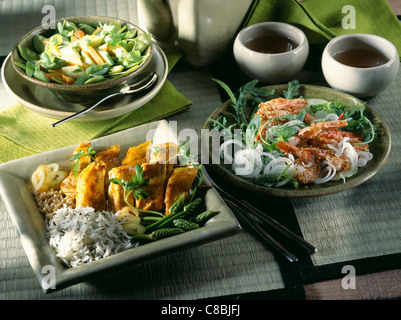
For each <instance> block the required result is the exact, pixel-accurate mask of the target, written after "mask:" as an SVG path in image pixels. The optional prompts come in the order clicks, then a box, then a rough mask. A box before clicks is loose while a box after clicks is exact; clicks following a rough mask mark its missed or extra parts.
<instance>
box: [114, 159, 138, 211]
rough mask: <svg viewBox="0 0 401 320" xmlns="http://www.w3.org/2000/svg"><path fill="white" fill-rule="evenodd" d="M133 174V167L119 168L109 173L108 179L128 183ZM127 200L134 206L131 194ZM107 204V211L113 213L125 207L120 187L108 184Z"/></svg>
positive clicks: (134, 172)
mask: <svg viewBox="0 0 401 320" xmlns="http://www.w3.org/2000/svg"><path fill="white" fill-rule="evenodd" d="M135 174H136V170H135V167H132V166H120V167H115V168H113V169H111V170H110V171H109V179H113V178H118V179H120V180H121V181H123V180H124V181H130V180H131V179H132V177H133V176H134V175H135ZM127 200H128V202H129V203H130V204H131V205H134V197H133V196H132V193H131V194H130V195H129V196H128V198H127ZM108 204H109V211H112V212H114V213H115V212H117V211H119V210H121V209H122V208H124V207H125V206H126V205H127V203H126V202H125V200H124V188H123V187H122V186H120V185H117V184H115V183H110V185H109V189H108Z"/></svg>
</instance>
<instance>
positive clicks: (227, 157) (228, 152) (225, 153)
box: [220, 139, 244, 164]
mask: <svg viewBox="0 0 401 320" xmlns="http://www.w3.org/2000/svg"><path fill="white" fill-rule="evenodd" d="M231 145H237V146H239V147H240V148H241V149H244V145H243V143H242V142H240V141H238V140H235V139H229V140H227V141H224V142H223V143H222V144H221V146H220V157H223V158H224V163H230V164H231V163H233V160H234V158H233V156H232V154H233V150H232V149H231V148H229V146H231Z"/></svg>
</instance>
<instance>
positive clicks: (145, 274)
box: [0, 67, 305, 300]
mask: <svg viewBox="0 0 401 320" xmlns="http://www.w3.org/2000/svg"><path fill="white" fill-rule="evenodd" d="M169 77H170V80H171V81H172V83H173V85H174V86H175V87H177V88H179V90H180V91H181V92H182V93H183V94H184V95H186V96H187V97H188V98H189V99H192V100H191V101H193V103H194V107H193V108H191V109H190V110H189V111H188V112H186V113H185V114H180V115H177V116H174V117H172V118H171V119H169V120H174V121H177V122H178V125H179V126H180V128H192V127H194V128H199V129H200V128H201V127H202V125H203V122H204V121H205V120H206V118H207V117H208V115H209V114H210V113H211V112H212V111H213V110H214V109H215V108H216V107H217V106H218V105H219V104H220V95H219V93H218V90H217V88H216V86H215V84H214V83H213V82H212V81H211V77H212V76H211V74H210V73H209V72H208V71H207V70H188V69H187V68H180V67H178V68H174V72H172V74H171V75H169ZM0 90H2V91H4V87H1V89H0ZM0 93H1V95H0V96H2V97H6V94H5V93H4V92H0ZM0 226H1V227H0V249H1V250H0V283H1V286H0V299H7V300H11V299H16V300H21V299H24V300H32V299H38V300H39V299H43V300H44V299H71V300H86V299H88V300H95V299H133V300H156V299H163V300H164V299H165V300H171V299H173V300H180V299H186V300H189V299H190V300H192V299H211V298H218V297H225V298H229V299H241V298H252V297H255V296H258V297H259V295H257V294H261V295H262V296H263V298H271V299H289V298H292V299H303V298H305V294H304V290H303V287H302V284H301V282H300V279H299V277H298V275H297V274H296V273H295V272H294V268H293V266H291V265H288V264H286V263H282V262H281V261H280V258H278V259H277V257H276V256H275V255H274V254H273V253H272V252H271V251H270V250H269V248H268V247H266V245H264V244H263V243H262V242H260V241H258V240H257V239H256V238H255V237H254V236H253V235H251V234H250V233H248V232H247V231H246V230H244V232H242V233H240V234H238V235H235V236H233V237H231V238H227V239H223V240H219V241H215V242H212V243H208V244H205V245H202V246H199V247H196V248H192V249H186V250H183V251H179V252H175V253H173V254H169V255H167V256H162V257H159V258H156V259H153V260H150V261H146V262H143V263H140V264H137V265H133V266H130V267H126V268H123V269H121V270H118V271H115V272H113V273H110V274H102V275H98V276H96V277H95V278H93V279H91V280H90V281H86V282H84V283H81V284H77V285H74V286H72V287H69V288H66V289H63V290H61V291H57V292H54V293H51V294H48V295H46V294H44V293H43V291H42V289H41V288H40V284H39V282H38V281H37V279H36V276H35V275H34V273H33V271H32V269H31V267H30V265H29V262H28V259H27V257H26V255H25V252H24V250H23V248H22V245H21V243H20V240H19V237H18V234H17V231H16V228H15V226H14V225H13V223H12V221H11V219H10V217H9V216H8V213H7V211H6V209H5V207H4V203H3V201H2V200H0Z"/></svg>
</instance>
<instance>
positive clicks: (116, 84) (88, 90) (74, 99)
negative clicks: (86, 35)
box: [11, 16, 153, 104]
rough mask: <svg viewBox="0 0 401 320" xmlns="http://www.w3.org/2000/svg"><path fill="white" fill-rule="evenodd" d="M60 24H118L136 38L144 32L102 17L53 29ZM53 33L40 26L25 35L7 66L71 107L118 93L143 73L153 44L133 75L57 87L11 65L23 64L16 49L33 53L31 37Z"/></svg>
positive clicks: (79, 18)
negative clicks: (135, 30)
mask: <svg viewBox="0 0 401 320" xmlns="http://www.w3.org/2000/svg"><path fill="white" fill-rule="evenodd" d="M63 20H67V21H71V22H74V23H75V24H78V23H85V24H89V25H96V24H98V23H99V22H100V23H101V24H104V23H111V22H115V21H120V23H121V24H122V25H126V26H127V28H128V29H129V30H132V29H137V30H138V34H142V33H145V31H144V30H142V29H141V28H139V27H138V26H136V25H135V24H133V23H131V22H129V21H125V20H122V19H118V18H112V17H103V16H82V17H70V18H63V19H60V20H57V21H56V25H57V22H59V21H63ZM54 33H56V31H55V30H54V29H44V28H43V27H42V26H40V27H37V28H35V29H33V30H32V31H30V32H28V33H27V34H26V35H24V36H23V37H22V38H21V39H20V41H18V43H17V44H16V46H15V47H14V49H13V51H12V53H11V63H12V65H13V67H14V70H15V72H16V73H18V75H20V76H21V77H23V78H24V79H26V80H28V81H29V82H30V83H32V84H34V85H37V86H40V87H43V88H46V89H48V90H49V92H50V93H51V94H54V95H56V96H57V97H58V98H59V99H61V100H63V101H67V102H71V103H82V104H91V103H95V102H97V101H99V100H101V99H102V98H104V97H105V96H107V95H109V94H112V93H115V92H117V91H119V90H120V89H121V88H122V87H123V86H124V85H125V84H126V83H129V81H130V80H132V79H133V78H134V77H135V76H137V75H138V74H140V73H141V72H142V71H143V69H144V68H145V67H146V66H147V65H148V63H149V62H150V61H151V59H152V55H153V44H151V45H149V46H148V48H147V49H146V51H145V52H144V54H145V55H147V56H148V57H147V58H146V60H144V61H143V62H142V64H141V65H140V66H139V67H138V68H137V69H136V70H134V71H133V72H130V73H129V74H127V75H124V76H121V77H119V78H115V79H111V80H106V81H102V82H97V83H91V84H83V85H70V84H59V83H52V82H45V81H41V80H38V79H35V78H33V77H30V76H28V75H27V74H26V73H25V71H24V70H22V69H21V68H19V67H18V66H16V65H15V63H14V62H16V61H17V62H21V63H24V62H25V60H23V59H22V58H21V57H20V55H19V52H18V46H19V45H22V46H25V47H27V48H29V49H31V50H34V49H33V45H32V37H33V36H34V35H43V36H44V37H49V36H51V35H52V34H54Z"/></svg>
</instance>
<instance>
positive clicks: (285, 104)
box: [255, 98, 315, 142]
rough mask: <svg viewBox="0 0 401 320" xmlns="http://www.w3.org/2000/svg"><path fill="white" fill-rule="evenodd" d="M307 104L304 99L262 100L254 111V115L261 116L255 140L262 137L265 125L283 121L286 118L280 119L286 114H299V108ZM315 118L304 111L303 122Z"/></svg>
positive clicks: (264, 132)
mask: <svg viewBox="0 0 401 320" xmlns="http://www.w3.org/2000/svg"><path fill="white" fill-rule="evenodd" d="M306 105H307V101H306V100H305V99H284V98H276V99H272V100H269V101H266V102H262V103H260V104H259V106H258V111H257V112H256V113H255V117H256V116H260V117H261V126H260V128H259V131H258V134H257V136H256V138H255V141H256V142H258V141H260V140H263V139H262V137H264V136H265V135H266V131H267V127H266V126H273V125H277V124H279V123H284V122H286V121H287V120H286V119H280V118H281V117H284V116H286V115H291V114H294V115H296V114H299V113H300V112H301V110H302V109H303V108H304V107H305V106H306ZM314 119H315V118H314V117H313V116H312V115H311V114H309V113H308V112H306V114H305V118H304V121H305V123H310V122H312V121H313V120H314Z"/></svg>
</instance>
